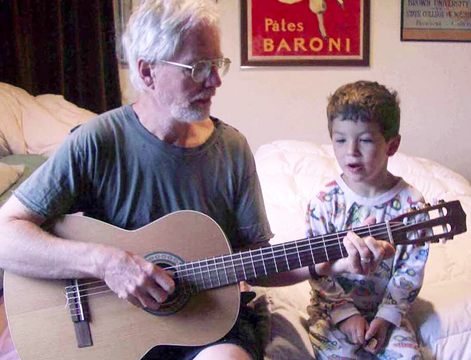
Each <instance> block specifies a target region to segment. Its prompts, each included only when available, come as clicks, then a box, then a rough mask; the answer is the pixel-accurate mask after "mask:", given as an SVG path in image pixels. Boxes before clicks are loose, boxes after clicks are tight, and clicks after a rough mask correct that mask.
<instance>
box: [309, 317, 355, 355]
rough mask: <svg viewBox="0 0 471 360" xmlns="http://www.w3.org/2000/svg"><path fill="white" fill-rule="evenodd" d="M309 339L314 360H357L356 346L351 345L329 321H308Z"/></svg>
mask: <svg viewBox="0 0 471 360" xmlns="http://www.w3.org/2000/svg"><path fill="white" fill-rule="evenodd" d="M309 337H310V339H311V345H312V347H313V350H314V354H315V356H316V359H318V360H321V359H326V360H327V359H335V358H341V359H352V360H356V359H357V353H356V352H357V350H358V346H357V345H353V344H351V343H350V342H349V341H348V339H347V337H346V336H345V335H344V334H343V333H342V332H341V331H340V330H339V329H338V328H337V327H336V326H334V325H333V324H332V323H331V322H330V321H329V320H326V319H318V320H316V321H315V322H314V321H312V320H310V326H309Z"/></svg>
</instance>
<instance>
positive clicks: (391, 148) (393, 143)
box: [387, 134, 401, 156]
mask: <svg viewBox="0 0 471 360" xmlns="http://www.w3.org/2000/svg"><path fill="white" fill-rule="evenodd" d="M400 144H401V135H399V134H397V135H396V136H394V137H393V138H392V139H390V140H389V141H388V151H387V154H388V156H393V155H394V154H395V153H396V152H397V149H399V145H400Z"/></svg>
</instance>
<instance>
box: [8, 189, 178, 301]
mask: <svg viewBox="0 0 471 360" xmlns="http://www.w3.org/2000/svg"><path fill="white" fill-rule="evenodd" d="M45 220H46V219H45V218H44V217H43V216H41V215H39V214H36V213H35V212H33V211H31V210H29V209H28V208H27V207H26V206H24V205H23V204H22V203H21V202H20V201H19V200H18V199H17V198H16V197H15V196H12V197H11V198H10V199H9V200H8V201H7V202H6V203H5V204H4V205H3V206H2V207H1V208H0V228H1V229H2V231H1V232H0V267H1V268H3V269H5V270H7V271H11V272H12V273H17V274H20V275H24V276H31V277H41V278H50V279H65V278H84V277H95V278H100V279H103V280H104V281H105V282H106V283H107V285H108V287H109V288H110V289H111V290H113V291H114V292H115V293H116V294H117V295H118V296H119V297H120V298H122V299H126V300H128V301H129V302H131V303H133V304H134V305H136V306H139V307H148V308H151V309H157V308H158V307H159V303H161V302H163V301H165V299H166V298H167V294H168V293H171V292H173V290H174V286H175V285H174V282H173V280H172V279H171V278H170V277H169V276H168V275H167V274H166V273H165V271H163V270H162V269H161V268H159V267H158V266H155V265H153V264H152V263H150V262H148V261H146V260H145V259H144V258H142V257H141V256H138V255H134V254H131V253H129V252H126V251H123V250H120V249H118V248H115V247H112V246H108V245H102V244H95V243H87V242H79V241H71V240H67V239H62V238H58V237H56V236H54V235H52V234H49V233H48V232H46V231H44V230H42V229H41V228H40V226H41V224H43V223H44V221H45Z"/></svg>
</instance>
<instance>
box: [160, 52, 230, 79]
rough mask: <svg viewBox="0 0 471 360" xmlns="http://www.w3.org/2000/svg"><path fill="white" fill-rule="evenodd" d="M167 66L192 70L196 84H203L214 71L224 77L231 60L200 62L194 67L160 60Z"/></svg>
mask: <svg viewBox="0 0 471 360" xmlns="http://www.w3.org/2000/svg"><path fill="white" fill-rule="evenodd" d="M159 62H163V63H165V64H170V65H175V66H180V67H182V68H185V69H190V70H191V78H192V79H193V81H194V82H197V83H201V82H203V81H205V80H206V79H207V78H208V77H209V75H211V71H212V69H213V68H214V69H217V71H218V74H219V76H220V77H223V76H224V75H226V74H227V72H228V71H229V67H230V65H231V60H229V59H228V58H220V59H213V60H200V61H197V62H195V63H194V64H193V65H186V64H180V63H176V62H173V61H166V60H159Z"/></svg>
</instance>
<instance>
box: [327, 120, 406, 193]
mask: <svg viewBox="0 0 471 360" xmlns="http://www.w3.org/2000/svg"><path fill="white" fill-rule="evenodd" d="M332 141H333V147H334V153H335V157H336V158H337V161H338V163H339V165H340V168H341V169H342V171H343V176H344V180H345V182H346V183H347V184H348V185H349V186H350V188H351V189H352V190H353V191H355V192H357V193H358V194H360V195H363V196H374V195H376V194H377V192H379V193H381V192H383V191H384V190H385V189H386V190H387V189H388V188H389V187H390V185H391V181H392V179H391V177H392V175H391V174H390V173H389V172H388V171H387V165H388V158H389V156H392V155H394V153H395V152H396V151H397V148H398V147H399V143H400V136H399V135H397V136H396V137H394V138H392V139H391V140H389V141H386V139H385V138H384V136H383V134H382V133H381V131H380V127H379V125H378V124H377V123H374V122H363V121H356V122H355V121H352V120H340V119H334V121H333V123H332Z"/></svg>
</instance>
